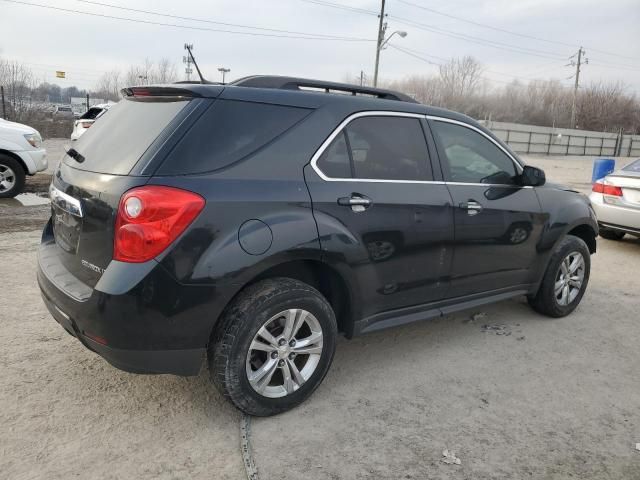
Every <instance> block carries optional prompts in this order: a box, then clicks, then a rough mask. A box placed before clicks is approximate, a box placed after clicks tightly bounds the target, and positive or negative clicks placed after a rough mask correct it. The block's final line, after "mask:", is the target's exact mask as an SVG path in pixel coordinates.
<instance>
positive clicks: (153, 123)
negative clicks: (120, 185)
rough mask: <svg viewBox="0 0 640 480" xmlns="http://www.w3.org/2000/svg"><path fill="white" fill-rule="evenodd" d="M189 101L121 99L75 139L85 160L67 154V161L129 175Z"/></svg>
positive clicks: (79, 166) (75, 143) (80, 165)
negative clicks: (75, 158)
mask: <svg viewBox="0 0 640 480" xmlns="http://www.w3.org/2000/svg"><path fill="white" fill-rule="evenodd" d="M187 103H188V101H186V100H182V101H167V100H163V101H142V102H141V101H135V100H128V99H124V100H121V101H120V102H119V103H118V104H116V105H114V106H113V107H112V108H110V109H109V115H105V116H104V118H101V119H100V121H99V122H96V123H95V124H94V125H93V126H92V127H91V128H90V129H89V130H87V131H86V132H85V133H84V134H83V135H82V136H81V137H80V139H79V140H78V141H77V142H74V143H73V148H74V149H76V150H77V151H78V152H79V153H80V154H81V155H82V156H84V157H85V160H84V162H82V163H79V162H76V161H75V160H74V159H72V158H70V157H68V156H65V158H64V162H65V163H66V164H67V165H69V166H71V167H73V168H77V169H80V170H88V171H91V172H98V173H108V174H113V175H126V174H128V173H129V172H130V171H131V169H132V168H133V167H134V165H135V164H136V163H137V161H138V160H139V159H140V157H141V156H142V154H143V153H144V152H145V151H146V150H147V148H149V146H150V145H151V144H152V143H153V141H154V140H155V139H156V138H157V137H158V135H160V133H161V132H162V130H163V129H164V128H165V127H166V126H167V125H168V124H169V122H171V120H173V118H174V117H175V116H176V115H177V114H178V113H179V112H180V110H182V109H183V108H184V106H185V105H186V104H187Z"/></svg>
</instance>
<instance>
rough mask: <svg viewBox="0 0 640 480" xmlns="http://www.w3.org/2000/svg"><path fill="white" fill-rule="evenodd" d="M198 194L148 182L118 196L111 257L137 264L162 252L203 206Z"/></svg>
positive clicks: (203, 202) (202, 199)
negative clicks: (119, 197) (118, 201)
mask: <svg viewBox="0 0 640 480" xmlns="http://www.w3.org/2000/svg"><path fill="white" fill-rule="evenodd" d="M204 204H205V201H204V198H202V197H201V196H200V195H198V194H196V193H193V192H188V191H186V190H181V189H179V188H173V187H163V186H156V185H148V186H144V187H138V188H134V189H132V190H129V191H128V192H126V193H125V194H124V195H123V196H122V198H121V199H120V205H119V206H118V215H117V217H116V230H115V236H114V242H113V259H114V260H119V261H121V262H130V263H140V262H146V261H147V260H151V259H152V258H154V257H156V256H158V255H159V254H160V253H162V252H163V251H164V249H165V248H167V247H168V246H169V244H171V242H173V241H174V240H175V239H176V238H177V237H178V236H179V235H180V234H181V233H182V232H184V230H185V228H187V227H188V226H189V224H190V223H191V222H192V221H193V220H194V219H195V218H196V217H197V216H198V214H199V213H200V212H201V211H202V209H203V208H204Z"/></svg>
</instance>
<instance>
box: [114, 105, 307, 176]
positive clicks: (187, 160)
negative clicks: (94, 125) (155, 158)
mask: <svg viewBox="0 0 640 480" xmlns="http://www.w3.org/2000/svg"><path fill="white" fill-rule="evenodd" d="M309 112H310V110H308V109H305V108H296V107H285V106H280V105H268V104H263V103H252V102H239V101H232V100H217V101H216V102H214V104H213V105H212V106H211V107H209V109H208V110H207V111H206V112H205V113H204V114H203V115H202V116H201V117H200V119H199V120H198V122H197V123H196V124H195V125H194V126H193V127H192V128H191V129H190V130H189V131H188V132H187V134H186V135H185V136H184V137H183V138H182V139H181V140H180V142H179V143H178V145H176V148H175V149H174V150H173V152H172V153H171V154H170V156H169V158H167V160H165V162H164V163H163V164H162V166H161V167H160V169H159V170H158V174H159V175H184V174H189V173H204V172H210V171H213V170H217V169H219V168H223V167H226V166H228V165H231V164H232V163H234V162H237V161H239V160H241V159H243V158H245V157H246V156H248V155H250V154H252V153H254V152H255V151H256V150H258V149H259V148H261V147H263V146H264V145H266V144H267V143H269V142H270V141H272V140H273V139H275V138H276V137H278V136H279V135H281V134H282V133H284V132H285V131H287V130H288V129H289V128H291V127H292V126H293V125H295V124H296V123H297V122H299V121H300V120H301V119H302V118H304V117H305V116H306V115H307V114H308V113H309ZM108 116H111V112H109V115H108ZM105 118H107V117H105Z"/></svg>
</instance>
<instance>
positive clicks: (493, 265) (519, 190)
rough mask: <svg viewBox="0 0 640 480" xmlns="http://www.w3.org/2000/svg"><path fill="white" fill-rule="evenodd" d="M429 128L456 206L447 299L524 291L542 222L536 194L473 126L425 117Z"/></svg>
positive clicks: (490, 140) (505, 154) (505, 156)
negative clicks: (491, 292)
mask: <svg viewBox="0 0 640 480" xmlns="http://www.w3.org/2000/svg"><path fill="white" fill-rule="evenodd" d="M429 126H430V128H431V130H432V132H433V135H434V138H435V142H436V146H437V150H438V156H439V159H440V164H441V167H442V170H443V176H444V179H445V181H446V184H447V187H448V188H449V192H450V193H451V197H452V199H453V204H454V206H455V209H454V224H455V247H454V254H453V263H452V268H451V288H450V290H449V292H448V293H447V295H446V296H447V298H454V297H460V296H465V295H469V294H474V293H480V292H487V291H499V290H503V289H506V290H511V289H513V290H517V289H524V288H526V286H528V285H529V284H530V283H532V282H533V281H534V279H533V278H532V275H533V267H534V266H535V264H536V261H537V259H538V252H537V248H536V247H537V243H538V240H539V238H540V235H541V233H542V228H543V225H544V218H543V215H542V212H541V207H540V203H539V201H538V198H537V195H536V192H535V190H534V189H533V188H532V187H524V186H521V185H519V181H520V179H519V176H520V173H521V170H522V167H521V166H520V165H519V163H518V162H517V161H516V160H515V159H514V158H513V157H512V156H511V154H510V153H509V152H508V151H507V150H506V149H504V148H503V147H502V146H501V145H500V144H499V143H498V142H497V141H496V140H494V139H493V138H491V136H490V135H488V134H486V133H485V132H483V131H482V130H481V129H479V128H477V127H475V126H473V125H470V124H467V123H465V122H459V121H454V120H450V119H445V118H437V117H429Z"/></svg>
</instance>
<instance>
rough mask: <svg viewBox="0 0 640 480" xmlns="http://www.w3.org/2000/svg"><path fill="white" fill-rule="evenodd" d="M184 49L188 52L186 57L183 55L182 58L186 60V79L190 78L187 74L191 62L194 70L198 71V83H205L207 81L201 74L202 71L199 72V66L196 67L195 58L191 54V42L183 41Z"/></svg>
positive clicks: (189, 70)
mask: <svg viewBox="0 0 640 480" xmlns="http://www.w3.org/2000/svg"><path fill="white" fill-rule="evenodd" d="M184 49H185V50H186V51H187V52H188V53H189V56H187V57H185V58H184V59H183V60H184V61H186V64H187V68H186V69H185V72H186V73H187V80H190V78H189V75H190V74H191V72H192V70H191V64H192V63H193V65H194V66H195V67H196V71H197V72H198V76H199V77H200V83H207V81H206V80H205V79H204V77H203V76H202V73H201V72H200V68H199V67H198V64H197V63H196V59H195V57H194V56H193V52H192V51H191V50H193V44H189V43H185V44H184Z"/></svg>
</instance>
